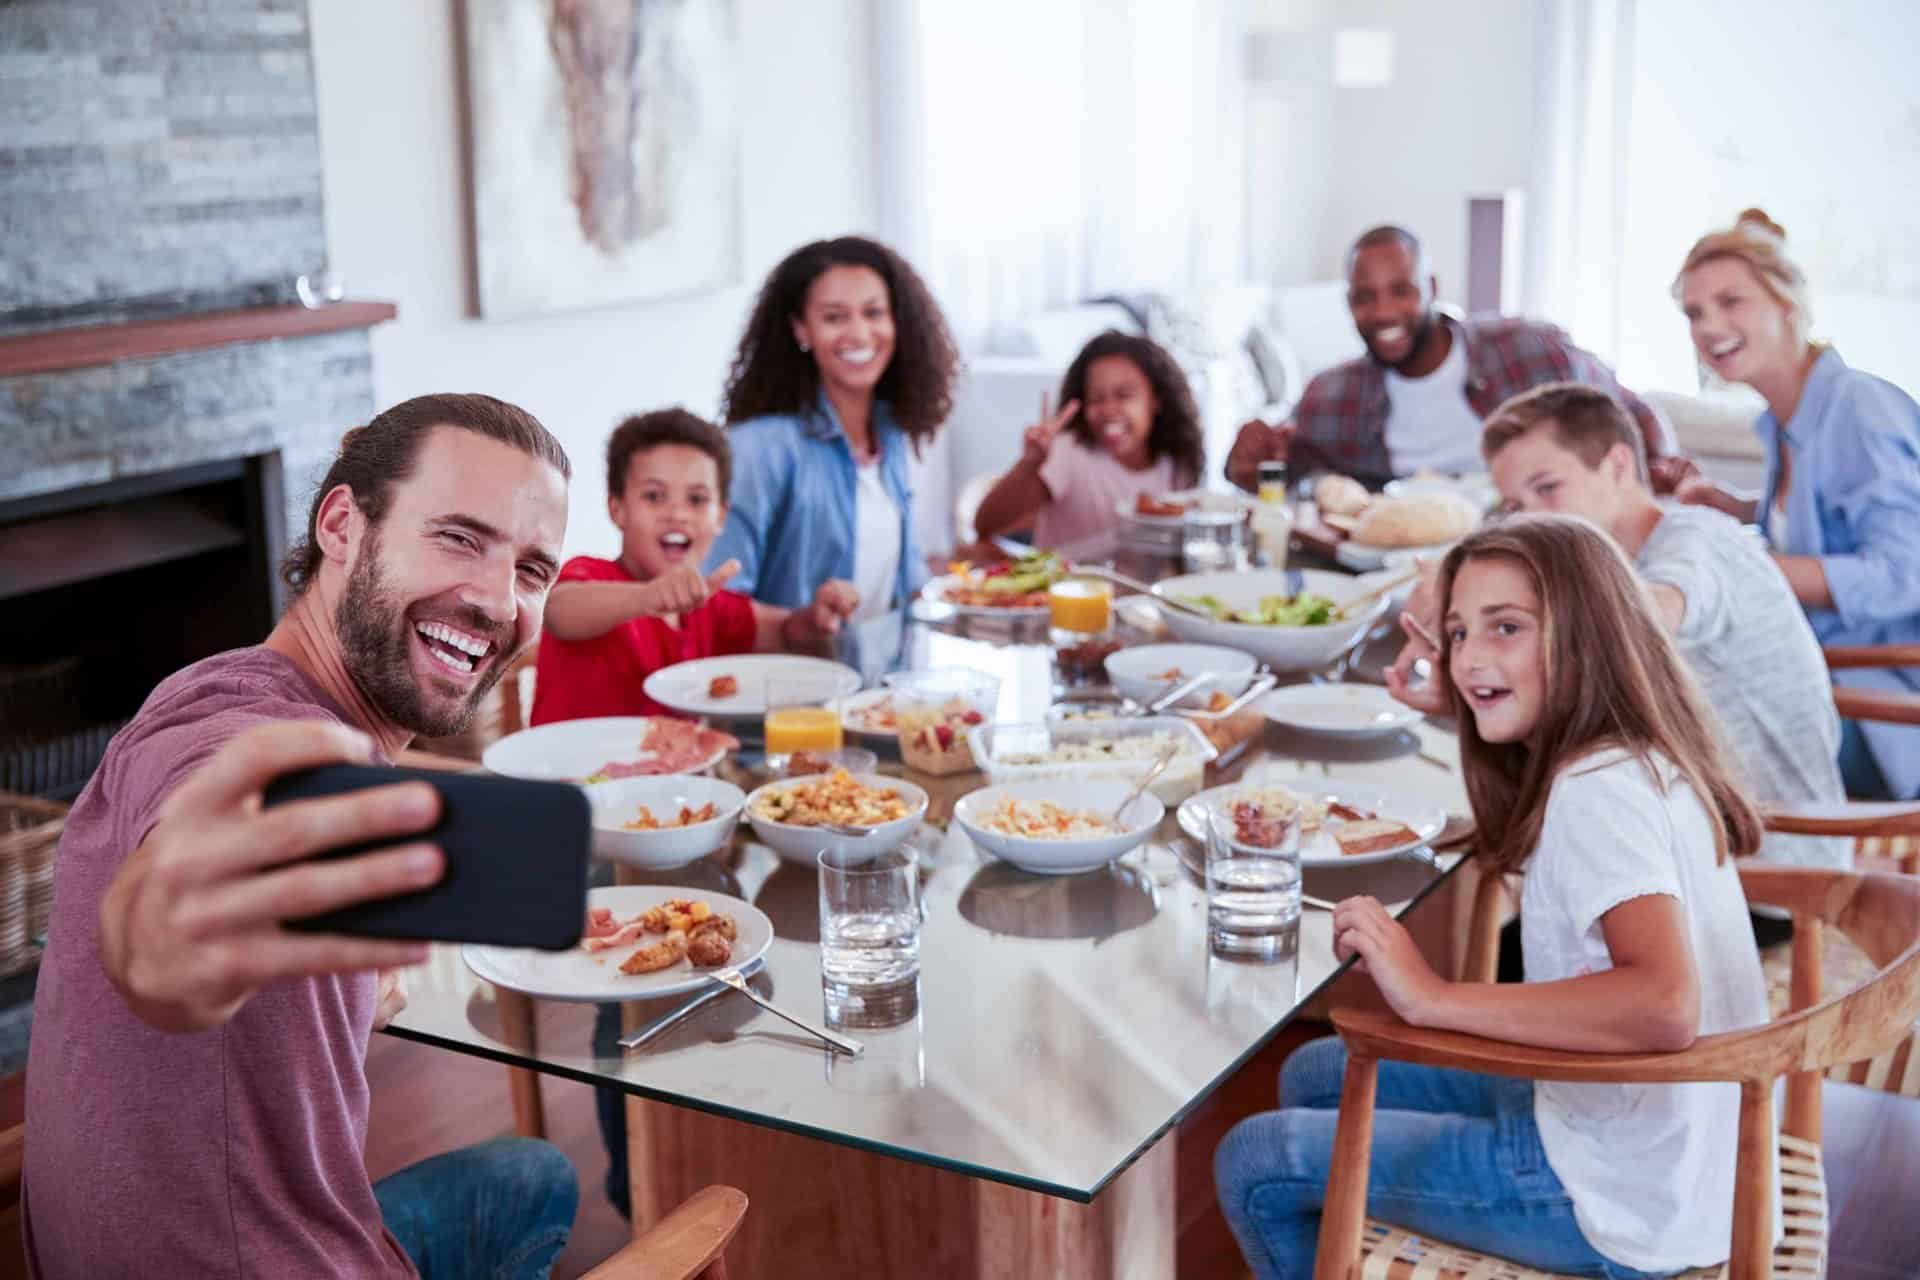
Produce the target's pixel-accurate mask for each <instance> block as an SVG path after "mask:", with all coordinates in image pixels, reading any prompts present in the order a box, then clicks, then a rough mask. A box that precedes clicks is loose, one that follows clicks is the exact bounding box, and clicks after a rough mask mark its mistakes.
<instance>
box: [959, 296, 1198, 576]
mask: <svg viewBox="0 0 1920 1280" xmlns="http://www.w3.org/2000/svg"><path fill="white" fill-rule="evenodd" d="M1201 440H1202V437H1201V432H1200V413H1199V410H1197V409H1196V408H1195V407H1194V403H1193V392H1192V390H1191V389H1190V388H1189V387H1188V386H1187V378H1186V375H1185V374H1183V373H1181V372H1180V366H1179V365H1178V364H1176V363H1175V362H1174V359H1173V357H1172V356H1171V355H1168V354H1167V351H1166V348H1164V347H1162V346H1161V345H1160V344H1159V343H1157V342H1154V341H1152V340H1151V339H1148V338H1142V337H1137V336H1135V335H1133V334H1130V333H1121V332H1119V331H1118V330H1114V329H1109V330H1107V331H1106V332H1105V333H1102V334H1100V335H1099V336H1098V337H1096V338H1094V339H1093V340H1092V341H1091V342H1089V343H1087V345H1086V346H1084V347H1082V348H1081V349H1080V354H1079V355H1077V356H1075V357H1074V358H1073V363H1072V364H1071V365H1069V366H1067V374H1066V377H1064V378H1062V379H1061V381H1060V411H1059V412H1058V413H1055V414H1052V415H1050V416H1046V417H1043V418H1042V419H1041V420H1040V421H1039V422H1036V423H1034V424H1033V425H1032V426H1030V427H1028V428H1027V431H1026V435H1025V437H1024V440H1023V449H1022V452H1021V455H1020V461H1018V462H1017V463H1015V464H1014V466H1013V469H1012V470H1011V471H1009V472H1007V473H1006V474H1005V475H1003V476H1001V477H1000V479H999V481H998V483H996V484H995V485H994V486H993V488H992V489H991V490H990V491H989V492H988V493H987V496H986V497H985V498H984V499H982V500H981V503H980V509H979V511H978V512H976V513H975V515H974V520H973V523H974V528H975V530H977V531H978V533H979V535H980V536H981V537H982V538H991V537H993V536H994V535H995V534H1001V533H1009V532H1012V531H1014V530H1021V529H1028V528H1031V529H1032V530H1033V542H1034V545H1035V546H1037V547H1058V546H1062V545H1065V544H1068V543H1072V542H1078V541H1080V540H1081V539H1084V538H1088V537H1091V536H1093V535H1094V534H1097V533H1101V532H1104V531H1105V530H1107V529H1111V528H1112V527H1113V526H1114V525H1116V524H1118V523H1119V521H1120V515H1119V511H1118V508H1119V505H1120V504H1121V503H1123V502H1124V503H1129V504H1131V503H1133V502H1135V501H1136V500H1137V499H1139V498H1140V497H1142V496H1144V497H1148V498H1157V497H1159V496H1160V495H1163V494H1166V493H1169V492H1172V491H1173V490H1176V489H1187V488H1191V487H1192V486H1194V485H1196V484H1198V483H1199V482H1200V476H1201V475H1202V473H1204V472H1205V470H1206V453H1205V450H1204V448H1203V446H1202V443H1201Z"/></svg>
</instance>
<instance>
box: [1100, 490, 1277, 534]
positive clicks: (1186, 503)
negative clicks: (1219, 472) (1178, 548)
mask: <svg viewBox="0 0 1920 1280" xmlns="http://www.w3.org/2000/svg"><path fill="white" fill-rule="evenodd" d="M1257 505H1258V504H1257V503H1256V502H1255V501H1254V500H1253V499H1252V498H1249V497H1245V496H1242V495H1239V494H1231V493H1210V492H1208V491H1207V490H1205V489H1176V490H1174V491H1173V492H1171V493H1158V494H1154V493H1142V494H1138V495H1136V496H1134V497H1131V498H1119V499H1116V500H1115V502H1114V504H1113V510H1114V514H1115V515H1117V516H1119V517H1120V518H1121V519H1123V520H1128V521H1132V522H1133V523H1135V524H1143V525H1146V526H1147V527H1149V528H1152V529H1178V528H1180V527H1181V525H1182V524H1184V523H1185V521H1186V518H1187V513H1188V512H1189V511H1251V510H1253V509H1254V507H1256V506H1257Z"/></svg>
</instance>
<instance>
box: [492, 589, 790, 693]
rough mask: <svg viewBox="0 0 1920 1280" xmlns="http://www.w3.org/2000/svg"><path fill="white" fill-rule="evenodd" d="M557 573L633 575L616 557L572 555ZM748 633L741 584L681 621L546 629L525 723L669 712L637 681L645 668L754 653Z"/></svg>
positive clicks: (748, 609)
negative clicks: (576, 634)
mask: <svg viewBox="0 0 1920 1280" xmlns="http://www.w3.org/2000/svg"><path fill="white" fill-rule="evenodd" d="M558 581H559V582H635V581H638V579H636V578H635V577H634V576H633V575H632V574H630V573H628V572H627V570H626V568H625V566H623V565H622V564H621V563H620V562H619V561H618V560H600V559H597V558H595V557H593V556H575V557H574V558H573V559H571V560H569V561H567V563H566V566H565V567H564V568H562V569H561V570H560V577H559V580H558ZM556 585H557V584H556ZM753 641H754V621H753V601H752V600H751V599H749V598H748V597H746V596H743V595H741V594H740V593H739V592H738V591H716V592H715V593H714V594H713V595H712V596H710V597H708V599H707V602H706V603H705V604H703V605H701V606H700V607H699V608H698V609H692V610H689V611H688V612H687V613H686V614H685V615H684V616H683V617H682V618H681V619H680V625H679V626H678V627H670V626H668V625H667V624H666V623H664V622H662V621H661V620H660V619H658V618H630V619H628V620H627V621H626V622H623V623H621V624H620V625H619V626H617V627H614V628H613V629H612V630H610V631H606V632H603V633H602V634H600V635H597V636H595V637H593V639H591V640H562V639H560V638H559V637H557V636H555V635H554V634H553V633H552V632H547V633H546V634H544V635H542V636H541V637H540V656H539V657H538V658H537V659H536V660H535V666H534V677H533V712H532V714H531V715H529V716H528V717H527V723H529V724H547V723H549V722H551V721H554V720H584V719H586V718H588V717H590V716H663V715H672V714H673V713H672V712H670V711H668V710H667V709H666V708H665V707H663V706H661V705H660V704H659V703H657V702H655V701H654V700H653V699H652V698H649V697H648V696H647V694H646V690H645V689H644V688H642V687H641V686H643V685H644V684H646V681H647V677H648V676H650V675H652V674H653V673H654V672H656V671H658V670H659V669H660V668H662V667H670V666H672V665H673V664H674V663H676V662H687V661H690V660H692V659H694V658H712V657H717V656H720V655H722V654H731V653H752V652H753Z"/></svg>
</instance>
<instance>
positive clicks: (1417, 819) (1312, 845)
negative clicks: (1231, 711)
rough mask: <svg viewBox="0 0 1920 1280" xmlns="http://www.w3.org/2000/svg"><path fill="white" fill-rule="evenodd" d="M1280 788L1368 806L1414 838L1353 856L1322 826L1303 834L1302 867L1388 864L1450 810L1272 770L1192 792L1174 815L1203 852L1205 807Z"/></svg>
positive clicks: (1432, 832) (1433, 830) (1429, 835)
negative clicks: (1402, 826)
mask: <svg viewBox="0 0 1920 1280" xmlns="http://www.w3.org/2000/svg"><path fill="white" fill-rule="evenodd" d="M1275 786H1278V787H1286V788H1287V789H1288V790H1290V791H1294V792H1298V793H1299V794H1300V795H1303V796H1313V797H1317V798H1321V799H1329V800H1340V801H1342V802H1344V803H1346V804H1348V805H1351V806H1352V807H1354V808H1356V809H1364V810H1366V811H1368V812H1370V813H1374V814H1378V815H1379V816H1380V817H1382V818H1388V819H1392V820H1393V821H1395V822H1403V823H1405V824H1406V825H1407V826H1408V827H1409V828H1410V829H1411V830H1412V831H1413V833H1414V836H1415V838H1414V839H1412V840H1409V841H1407V842H1406V843H1405V844H1400V845H1395V846H1394V847H1393V848H1391V849H1381V850H1379V851H1378V852H1375V853H1352V854H1348V853H1342V852H1340V846H1339V845H1337V844H1335V843H1334V842H1333V836H1332V834H1331V833H1330V832H1329V831H1328V829H1327V827H1325V826H1322V827H1320V828H1319V829H1317V830H1315V831H1314V832H1313V834H1312V835H1305V836H1302V837H1301V838H1300V865H1301V866H1303V867H1354V866H1361V865H1363V864H1365V863H1369V862H1385V861H1387V860H1388V859H1389V858H1397V857H1400V856H1401V855H1402V854H1405V853H1408V852H1410V851H1411V850H1414V849H1418V848H1419V847H1420V846H1421V845H1423V844H1425V843H1426V842H1427V841H1429V840H1431V839H1433V838H1434V837H1435V836H1437V835H1439V834H1440V829H1441V828H1442V827H1444V826H1446V825H1447V811H1446V810H1445V809H1442V808H1440V807H1438V806H1437V805H1430V804H1426V803H1423V802H1421V801H1417V800H1413V799H1410V798H1408V797H1407V796H1404V795H1401V794H1399V793H1396V792H1393V791H1387V790H1383V789H1382V788H1380V787H1373V786H1368V785H1367V784H1366V783H1364V782H1345V781H1342V780H1341V779H1339V778H1326V777H1321V778H1309V777H1304V776H1301V775H1297V774H1273V775H1267V776H1261V777H1258V778H1248V779H1244V780H1242V781H1240V782H1233V783H1229V784H1227V785H1226V786H1224V787H1209V788H1207V789H1206V790H1205V791H1202V792H1200V793H1198V794H1197V795H1193V796H1189V797H1188V798H1187V799H1186V801H1185V802H1184V803H1182V804H1181V806H1180V809H1179V812H1178V813H1177V814H1176V815H1175V817H1176V818H1177V819H1178V821H1179V823H1180V830H1182V831H1184V832H1186V833H1187V835H1188V836H1189V837H1190V838H1191V839H1192V840H1193V841H1194V842H1195V843H1197V844H1198V845H1199V846H1200V847H1201V848H1202V849H1203V850H1204V849H1205V848H1206V847H1207V814H1206V810H1207V806H1208V805H1210V804H1212V803H1214V802H1215V801H1217V800H1222V799H1225V798H1226V797H1227V796H1230V795H1232V794H1233V793H1234V792H1236V791H1251V790H1257V789H1259V788H1261V787H1275Z"/></svg>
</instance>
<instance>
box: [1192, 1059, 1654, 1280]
mask: <svg viewBox="0 0 1920 1280" xmlns="http://www.w3.org/2000/svg"><path fill="white" fill-rule="evenodd" d="M1346 1067H1347V1053H1346V1047H1345V1046H1344V1045H1343V1044H1341V1042H1340V1040H1339V1038H1338V1037H1337V1036H1330V1037H1328V1038H1327V1039H1324V1040H1315V1041H1313V1042H1312V1043H1311V1044H1307V1045H1303V1046H1301V1047H1300V1048H1299V1049H1297V1050H1295V1052H1294V1054H1293V1056H1292V1057H1290V1058H1288V1059H1287V1064H1286V1066H1285V1067H1284V1068H1283V1069H1282V1070H1281V1072H1280V1110H1278V1111H1267V1112H1263V1113H1261V1114H1260V1115H1256V1116H1249V1117H1248V1118H1247V1119H1245V1120H1242V1121H1241V1122H1240V1123H1239V1124H1237V1125H1235V1126H1234V1128H1233V1130H1232V1131H1231V1132H1230V1133H1228V1134H1227V1136H1226V1138H1225V1140H1223V1141H1222V1142H1221V1144H1220V1149H1219V1150H1218V1151H1216V1152H1215V1153H1214V1158H1213V1174H1214V1184H1215V1186H1216V1188H1217V1189H1218V1191H1219V1195H1220V1208H1221V1210H1222V1211H1223V1212H1224V1213H1225V1214H1226V1217H1227V1224H1228V1225H1229V1226H1231V1227H1232V1228H1233V1234H1234V1236H1235V1238H1236V1239H1238V1240H1239V1242H1240V1251H1241V1252H1242V1253H1243V1254H1245V1255H1246V1259H1247V1263H1248V1265H1250V1266H1251V1267H1252V1268H1253V1273H1254V1275H1256V1276H1258V1277H1260V1280H1278V1278H1279V1277H1295V1276H1311V1275H1312V1274H1313V1255H1314V1248H1315V1245H1316V1244H1317V1243H1318V1240H1319V1235H1320V1206H1321V1204H1322V1202H1323V1201H1324V1200H1325V1199H1326V1193H1327V1173H1328V1170H1329V1168H1330V1167H1331V1165H1332V1162H1333V1131H1334V1123H1335V1120H1336V1118H1337V1114H1338V1111H1337V1109H1338V1107H1339V1105H1340V1083H1341V1080H1342V1078H1343V1076H1344V1075H1345V1072H1346ZM1367 1212H1368V1213H1369V1214H1370V1215H1371V1216H1373V1217H1375V1218H1379V1219H1380V1220H1382V1221H1384V1222H1391V1223H1393V1224H1394V1225H1395V1226H1397V1227H1401V1228H1403V1229H1405V1230H1408V1231H1412V1232H1415V1233H1417V1234H1419V1235H1424V1236H1430V1237H1432V1238H1433V1239H1435V1240H1445V1241H1448V1242H1450V1243H1453V1244H1457V1245H1464V1246H1466V1247H1467V1248H1469V1249H1476V1250H1479V1251H1481V1252H1485V1253H1491V1254H1495V1255H1497V1256H1499V1257H1503V1258H1508V1259H1511V1260H1512V1261H1514V1262H1518V1263H1522V1264H1523V1265H1526V1266H1531V1267H1538V1268H1540V1269H1542V1270H1546V1271H1563V1272H1567V1273H1569V1274H1572V1275H1582V1276H1598V1277H1604V1278H1605V1280H1641V1278H1642V1277H1646V1276H1649V1275H1651V1274H1658V1273H1648V1272H1642V1271H1635V1270H1634V1269H1633V1268H1631V1267H1624V1266H1621V1265H1620V1264H1619V1263H1617V1262H1610V1261H1608V1260H1607V1259H1606V1258H1603V1257H1602V1256H1600V1254H1599V1253H1597V1252H1596V1251H1595V1250H1594V1248H1593V1246H1592V1245H1590V1244H1588V1243H1587V1238H1586V1237H1585V1236H1584V1235H1582V1234H1581V1232H1580V1227H1579V1224H1578V1223H1576V1222H1575V1221H1574V1216H1573V1201H1572V1200H1571V1199H1570V1198H1569V1197H1568V1195H1567V1191H1566V1188H1565V1187H1563V1186H1561V1185H1560V1179H1559V1178H1558V1177H1556V1176H1555V1175H1554V1172H1553V1168H1552V1166H1550V1165H1549V1164H1548V1163H1547V1153H1546V1150H1545V1149H1544V1148H1543V1147H1542V1146H1541V1145H1540V1131H1539V1130H1538V1129H1537V1128H1536V1127H1535V1126H1534V1121H1533V1083H1532V1082H1531V1081H1528V1080H1508V1079H1502V1078H1500V1077H1496V1076H1483V1075H1477V1074H1475V1073H1473V1072H1470V1071H1451V1070H1446V1069H1444V1068H1439V1067H1421V1066H1414V1065H1412V1064H1409V1063H1404V1062H1382V1063H1380V1072H1379V1082H1378V1084H1377V1086H1376V1088H1375V1096H1374V1117H1373V1154H1372V1159H1371V1162H1370V1163H1369V1165H1368V1173H1367Z"/></svg>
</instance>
